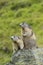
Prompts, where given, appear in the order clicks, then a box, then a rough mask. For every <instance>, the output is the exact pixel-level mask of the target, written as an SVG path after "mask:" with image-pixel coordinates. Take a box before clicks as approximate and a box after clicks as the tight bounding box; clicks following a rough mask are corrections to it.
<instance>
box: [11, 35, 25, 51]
mask: <svg viewBox="0 0 43 65" xmlns="http://www.w3.org/2000/svg"><path fill="white" fill-rule="evenodd" d="M11 39H12V40H13V43H12V46H13V52H14V51H17V50H19V49H23V47H24V44H23V41H22V39H21V38H20V37H18V36H12V37H11Z"/></svg>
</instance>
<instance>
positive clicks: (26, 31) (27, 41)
mask: <svg viewBox="0 0 43 65" xmlns="http://www.w3.org/2000/svg"><path fill="white" fill-rule="evenodd" d="M24 24H25V25H26V26H24ZM24 24H21V25H20V26H21V28H22V29H21V36H22V39H23V42H24V48H26V49H33V48H36V47H37V46H36V36H35V34H34V33H33V31H32V29H31V28H30V27H28V24H26V23H24Z"/></svg>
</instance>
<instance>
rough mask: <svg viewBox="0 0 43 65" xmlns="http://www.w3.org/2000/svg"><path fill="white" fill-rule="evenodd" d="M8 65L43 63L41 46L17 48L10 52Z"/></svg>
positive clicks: (36, 64)
mask: <svg viewBox="0 0 43 65" xmlns="http://www.w3.org/2000/svg"><path fill="white" fill-rule="evenodd" d="M6 65H7V64H6ZM8 65H43V48H38V49H33V50H30V49H23V50H19V51H17V52H16V53H14V54H12V57H11V60H10V62H9V63H8Z"/></svg>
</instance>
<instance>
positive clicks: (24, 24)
mask: <svg viewBox="0 0 43 65" xmlns="http://www.w3.org/2000/svg"><path fill="white" fill-rule="evenodd" d="M20 27H21V28H22V29H25V28H29V29H31V27H30V26H29V25H28V24H27V23H25V22H22V23H20Z"/></svg>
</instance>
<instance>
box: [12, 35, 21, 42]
mask: <svg viewBox="0 0 43 65" xmlns="http://www.w3.org/2000/svg"><path fill="white" fill-rule="evenodd" d="M11 39H12V40H13V42H16V43H17V41H18V40H19V39H20V38H19V37H18V36H11Z"/></svg>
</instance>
